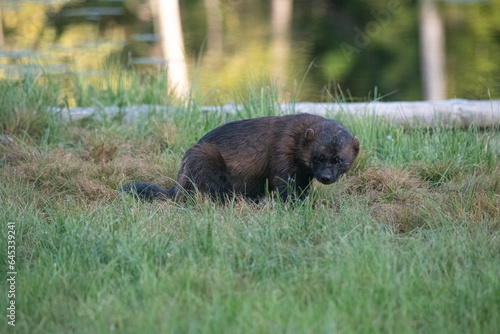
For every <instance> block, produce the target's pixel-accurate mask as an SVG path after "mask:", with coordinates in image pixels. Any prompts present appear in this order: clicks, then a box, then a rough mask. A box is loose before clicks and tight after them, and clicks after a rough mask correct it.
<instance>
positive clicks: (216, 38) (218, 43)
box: [204, 0, 224, 62]
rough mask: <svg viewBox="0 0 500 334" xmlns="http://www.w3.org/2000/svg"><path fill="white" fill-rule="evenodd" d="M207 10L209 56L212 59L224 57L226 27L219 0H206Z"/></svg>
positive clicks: (217, 60) (218, 59)
mask: <svg viewBox="0 0 500 334" xmlns="http://www.w3.org/2000/svg"><path fill="white" fill-rule="evenodd" d="M204 2H205V8H206V10H207V56H208V58H209V59H210V61H215V62H219V61H221V60H222V59H221V58H222V51H223V45H224V35H223V32H224V27H223V22H222V12H221V10H220V3H219V0H204Z"/></svg>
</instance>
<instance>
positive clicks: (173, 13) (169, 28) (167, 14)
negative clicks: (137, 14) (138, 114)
mask: <svg viewBox="0 0 500 334" xmlns="http://www.w3.org/2000/svg"><path fill="white" fill-rule="evenodd" d="M157 3H158V20H159V23H160V24H159V27H160V35H161V40H162V50H163V57H164V58H165V61H166V63H167V67H168V79H169V83H170V87H172V89H175V93H176V94H177V95H178V96H180V97H186V96H187V95H188V94H189V81H188V73H187V66H186V59H185V57H184V39H183V37H182V25H181V13H180V9H179V2H178V0H157Z"/></svg>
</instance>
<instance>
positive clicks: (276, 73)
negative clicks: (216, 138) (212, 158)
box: [0, 0, 500, 103]
mask: <svg viewBox="0 0 500 334" xmlns="http://www.w3.org/2000/svg"><path fill="white" fill-rule="evenodd" d="M162 6H163V7H162ZM167 7H168V8H167ZM176 8H178V9H176ZM176 11H177V12H176ZM176 17H178V18H180V20H179V26H180V27H181V28H182V29H181V30H180V32H179V33H180V34H181V35H180V37H181V40H180V42H179V41H177V42H175V43H176V44H175V45H174V46H168V41H170V42H172V41H176V40H175V37H176V36H173V37H172V36H170V35H169V34H170V33H173V34H175V29H174V28H173V26H172V24H173V25H175V22H176V21H175V18H176ZM0 18H1V21H0V22H1V24H0V79H1V78H11V77H18V76H19V75H22V73H23V72H24V71H31V70H35V71H39V70H40V69H41V68H43V69H44V72H47V73H56V74H61V75H68V74H69V73H71V74H73V73H77V74H78V75H81V76H88V77H89V78H92V77H99V76H103V75H104V76H106V75H115V74H117V75H119V74H120V73H121V72H122V71H129V70H138V71H157V70H163V69H165V68H166V67H167V64H168V66H169V67H170V70H171V71H172V69H174V68H175V69H177V68H181V67H182V66H181V65H182V63H185V64H186V65H187V66H186V69H187V70H186V72H187V76H188V78H189V81H190V82H191V84H193V83H196V85H197V87H199V88H200V91H201V92H203V95H204V96H203V98H204V100H203V101H204V102H205V103H228V102H230V101H231V100H232V96H233V94H235V92H237V91H238V89H240V88H241V87H243V86H248V82H252V81H257V82H259V83H260V82H261V81H262V80H265V82H266V84H272V83H275V84H276V86H277V87H282V88H283V92H282V97H283V100H287V96H288V95H291V94H292V93H291V92H294V91H295V92H297V91H298V99H299V100H301V101H325V100H329V99H330V100H331V98H332V97H334V98H335V97H338V96H339V95H344V96H345V97H346V98H347V100H349V101H350V100H352V101H360V100H361V101H362V100H372V99H374V98H381V99H383V100H392V101H395V100H408V101H411V100H422V99H441V98H467V99H498V98H500V0H490V1H487V0H485V1H478V0H475V1H474V0H454V1H453V0H447V1H445V0H443V1H434V0H420V1H410V0H349V1H347V0H293V1H292V0H74V1H64V0H45V1H43V0H38V1H22V0H2V1H0ZM161 31H164V33H163V34H162V33H161ZM167 35H168V36H167ZM162 37H163V39H162ZM177 37H179V34H177ZM165 40H167V42H165ZM175 47H178V48H180V50H181V57H182V58H183V59H173V58H170V59H169V56H168V52H169V50H168V49H169V48H170V49H171V48H175ZM181 72H182V71H181ZM172 73H173V71H172ZM180 75H181V76H182V73H181V74H180ZM269 78H270V79H269ZM180 80H185V79H182V78H181V79H180ZM176 84H178V85H179V87H180V88H181V89H182V85H183V83H182V82H180V83H179V82H178V83H176ZM440 85H441V86H442V87H441V86H440ZM299 88H300V89H299ZM287 94H288V95H287Z"/></svg>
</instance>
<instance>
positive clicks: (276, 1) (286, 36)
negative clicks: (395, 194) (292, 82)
mask: <svg viewBox="0 0 500 334" xmlns="http://www.w3.org/2000/svg"><path fill="white" fill-rule="evenodd" d="M292 9H293V5H292V0H273V2H272V14H271V34H272V35H271V38H272V51H273V54H272V57H273V58H272V71H273V72H272V73H273V75H274V76H276V78H277V83H278V84H279V85H283V84H284V82H283V80H284V79H286V77H287V75H288V73H287V71H288V70H289V68H288V63H289V58H290V29H291V22H292Z"/></svg>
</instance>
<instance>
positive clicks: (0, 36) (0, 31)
mask: <svg viewBox="0 0 500 334" xmlns="http://www.w3.org/2000/svg"><path fill="white" fill-rule="evenodd" d="M3 43H4V40H3V25H2V5H1V4H0V47H2V46H3Z"/></svg>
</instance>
